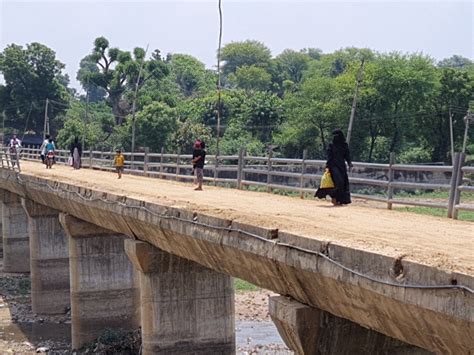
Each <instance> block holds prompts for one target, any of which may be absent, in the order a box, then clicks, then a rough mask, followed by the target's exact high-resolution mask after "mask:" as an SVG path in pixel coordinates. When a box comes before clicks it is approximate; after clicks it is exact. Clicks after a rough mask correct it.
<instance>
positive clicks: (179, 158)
mask: <svg viewBox="0 0 474 355" xmlns="http://www.w3.org/2000/svg"><path fill="white" fill-rule="evenodd" d="M180 154H181V149H178V154H177V156H176V181H179V173H180V170H181V169H180V167H179V163H180V160H181V156H180Z"/></svg>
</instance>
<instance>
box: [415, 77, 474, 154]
mask: <svg viewBox="0 0 474 355" xmlns="http://www.w3.org/2000/svg"><path fill="white" fill-rule="evenodd" d="M438 75H439V83H440V86H439V88H438V90H437V95H436V98H435V100H434V105H433V106H434V107H433V111H434V112H435V113H434V114H433V115H430V116H427V117H422V118H421V120H420V122H419V123H418V127H417V128H418V129H417V131H419V132H420V133H421V135H422V136H423V137H424V138H425V139H426V140H427V141H428V142H430V146H431V147H432V160H433V161H450V159H449V156H450V154H449V153H450V127H449V120H450V118H449V114H450V113H451V114H452V115H453V131H454V139H455V141H457V142H461V141H462V137H463V133H464V122H463V117H464V115H465V114H466V112H467V111H468V109H469V102H470V101H471V100H473V99H474V80H473V78H471V77H470V76H469V74H468V73H467V72H465V71H461V70H456V69H452V68H442V69H440V70H439V72H438Z"/></svg>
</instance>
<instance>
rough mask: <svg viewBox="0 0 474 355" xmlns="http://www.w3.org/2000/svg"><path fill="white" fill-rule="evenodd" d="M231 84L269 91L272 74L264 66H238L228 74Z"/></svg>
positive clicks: (243, 87) (245, 88)
mask: <svg viewBox="0 0 474 355" xmlns="http://www.w3.org/2000/svg"><path fill="white" fill-rule="evenodd" d="M228 81H229V83H230V84H231V85H234V86H235V87H237V88H239V89H244V90H246V91H251V90H258V91H267V90H269V89H270V87H271V84H272V76H271V75H270V73H268V72H267V71H266V70H265V69H264V68H260V67H257V66H255V65H250V66H243V67H238V68H237V70H236V71H235V73H232V74H230V75H229V76H228Z"/></svg>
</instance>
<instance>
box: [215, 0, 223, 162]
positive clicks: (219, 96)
mask: <svg viewBox="0 0 474 355" xmlns="http://www.w3.org/2000/svg"><path fill="white" fill-rule="evenodd" d="M221 47H222V1H221V0H219V48H218V49H217V140H216V165H217V157H218V156H219V153H220V152H219V142H220V134H221Z"/></svg>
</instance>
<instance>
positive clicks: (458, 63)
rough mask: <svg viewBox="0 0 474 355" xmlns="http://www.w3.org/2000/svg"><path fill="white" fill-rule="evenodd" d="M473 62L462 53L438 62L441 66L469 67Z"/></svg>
mask: <svg viewBox="0 0 474 355" xmlns="http://www.w3.org/2000/svg"><path fill="white" fill-rule="evenodd" d="M472 65H473V62H472V60H470V59H469V58H465V57H463V56H460V55H457V54H455V55H453V56H451V57H450V58H445V59H443V60H441V61H439V62H438V66H439V67H443V68H458V69H459V68H467V67H469V66H472Z"/></svg>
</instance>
